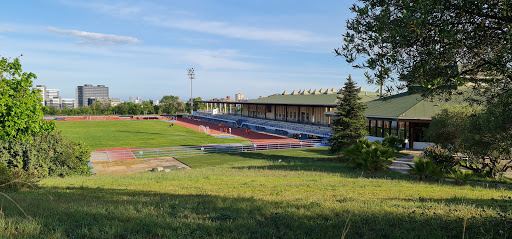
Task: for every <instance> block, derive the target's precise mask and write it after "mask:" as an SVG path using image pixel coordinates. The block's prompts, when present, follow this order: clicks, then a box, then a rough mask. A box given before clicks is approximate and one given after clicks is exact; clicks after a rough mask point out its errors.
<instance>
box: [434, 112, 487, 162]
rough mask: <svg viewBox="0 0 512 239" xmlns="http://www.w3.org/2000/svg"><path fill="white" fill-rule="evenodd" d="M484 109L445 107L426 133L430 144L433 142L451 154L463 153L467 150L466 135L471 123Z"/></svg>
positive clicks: (435, 116)
mask: <svg viewBox="0 0 512 239" xmlns="http://www.w3.org/2000/svg"><path fill="white" fill-rule="evenodd" d="M482 110H483V108H482V107H479V106H470V105H467V104H465V105H456V106H449V107H445V108H443V109H442V110H441V112H439V113H437V114H436V115H434V117H432V122H431V123H430V125H429V127H428V129H427V131H426V132H425V133H426V138H427V141H428V142H433V143H435V144H437V145H440V146H441V147H443V148H445V149H449V150H450V151H451V152H453V153H456V152H461V151H462V150H463V149H464V148H465V141H464V140H463V138H464V135H465V134H466V133H467V128H468V127H469V124H470V121H471V119H472V118H473V117H475V116H476V115H477V114H479V113H480V112H482Z"/></svg>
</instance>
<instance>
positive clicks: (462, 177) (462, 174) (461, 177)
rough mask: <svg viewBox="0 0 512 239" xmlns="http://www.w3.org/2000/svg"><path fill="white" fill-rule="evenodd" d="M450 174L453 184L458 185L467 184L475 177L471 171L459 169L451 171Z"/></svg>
mask: <svg viewBox="0 0 512 239" xmlns="http://www.w3.org/2000/svg"><path fill="white" fill-rule="evenodd" d="M450 173H451V175H452V176H453V179H455V183H456V184H458V185H466V184H468V182H469V181H470V180H471V179H473V178H474V176H475V174H473V173H472V172H471V171H462V170H460V169H459V168H454V169H452V170H451V171H450Z"/></svg>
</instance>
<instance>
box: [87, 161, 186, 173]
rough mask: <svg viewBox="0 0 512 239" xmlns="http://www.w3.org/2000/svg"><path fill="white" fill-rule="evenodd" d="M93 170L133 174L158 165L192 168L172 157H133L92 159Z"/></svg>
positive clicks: (95, 171)
mask: <svg viewBox="0 0 512 239" xmlns="http://www.w3.org/2000/svg"><path fill="white" fill-rule="evenodd" d="M91 164H92V172H93V173H95V174H97V175H112V174H132V173H138V172H146V171H149V170H151V169H153V168H156V167H164V168H165V167H181V168H184V169H190V168H189V167H188V166H187V165H185V164H183V163H182V162H180V161H178V160H176V159H174V158H172V157H164V158H157V159H133V160H120V161H111V162H109V161H101V160H91Z"/></svg>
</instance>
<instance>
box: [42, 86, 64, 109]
mask: <svg viewBox="0 0 512 239" xmlns="http://www.w3.org/2000/svg"><path fill="white" fill-rule="evenodd" d="M59 93H60V91H59V90H58V89H46V94H45V105H46V106H51V107H57V108H60V104H61V99H60V95H59Z"/></svg>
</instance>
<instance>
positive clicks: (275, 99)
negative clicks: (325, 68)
mask: <svg viewBox="0 0 512 239" xmlns="http://www.w3.org/2000/svg"><path fill="white" fill-rule="evenodd" d="M338 95H339V94H316V95H272V96H269V97H265V98H261V99H255V100H248V101H246V102H244V103H250V104H283V105H326V106H335V105H336V98H337V96H338ZM359 96H361V98H362V99H361V102H368V101H372V100H375V99H377V98H378V94H377V93H373V92H361V93H359Z"/></svg>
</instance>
